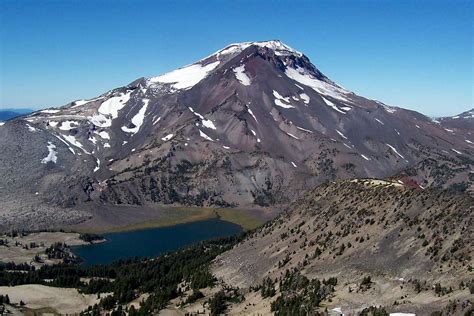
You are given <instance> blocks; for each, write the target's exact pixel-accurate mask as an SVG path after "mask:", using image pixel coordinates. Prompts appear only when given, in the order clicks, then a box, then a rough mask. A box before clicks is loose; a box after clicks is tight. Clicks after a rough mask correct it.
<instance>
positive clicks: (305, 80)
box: [285, 67, 350, 101]
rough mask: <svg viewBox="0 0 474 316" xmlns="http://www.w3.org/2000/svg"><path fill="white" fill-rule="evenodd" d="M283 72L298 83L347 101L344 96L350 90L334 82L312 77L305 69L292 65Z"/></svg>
mask: <svg viewBox="0 0 474 316" xmlns="http://www.w3.org/2000/svg"><path fill="white" fill-rule="evenodd" d="M285 74H286V75H287V76H288V77H289V78H291V79H293V80H295V81H297V82H298V83H301V84H303V85H305V86H308V87H311V88H313V89H314V90H315V91H316V92H318V93H320V94H324V95H327V96H330V97H333V98H335V99H339V100H343V101H349V100H348V99H347V98H346V96H345V95H346V94H349V93H350V92H349V91H347V90H345V89H343V88H341V87H338V86H337V85H335V84H330V83H328V82H325V81H322V80H318V79H317V78H314V77H313V76H312V75H311V74H310V73H309V72H308V71H307V70H306V69H304V68H301V67H297V69H294V68H292V67H288V68H286V70H285Z"/></svg>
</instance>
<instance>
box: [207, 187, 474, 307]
mask: <svg viewBox="0 0 474 316" xmlns="http://www.w3.org/2000/svg"><path fill="white" fill-rule="evenodd" d="M473 202H474V200H473V198H472V197H470V196H468V195H466V194H457V193H452V192H448V191H439V190H433V189H427V190H420V189H410V188H407V187H405V186H403V185H401V184H400V183H398V182H386V181H380V180H353V181H339V182H333V183H328V184H324V185H321V186H319V187H317V188H316V189H314V190H311V191H310V192H308V193H306V194H305V195H304V196H303V197H302V198H300V199H299V200H297V201H296V202H294V203H292V204H291V206H290V207H289V210H288V212H286V213H284V214H282V215H281V216H279V217H278V218H276V219H275V220H273V221H272V222H269V223H268V224H267V225H265V226H264V227H262V228H261V229H259V230H258V231H256V232H255V233H254V234H253V235H252V236H251V237H249V238H248V239H246V240H245V241H244V242H242V243H241V244H239V245H237V246H236V247H235V248H234V249H233V250H231V251H228V252H226V253H224V254H223V255H221V256H220V257H218V258H217V259H216V261H215V265H214V273H215V275H217V276H218V277H219V278H220V279H221V280H223V281H225V282H226V283H227V284H229V285H234V286H236V285H237V286H239V287H242V288H249V287H250V286H255V285H257V284H260V283H261V282H262V280H263V278H265V277H270V278H271V279H273V280H278V279H279V278H280V277H282V276H283V275H284V273H285V271H287V270H290V271H292V270H296V271H299V272H300V273H302V274H303V275H305V276H307V277H309V278H310V279H311V278H318V279H320V280H321V279H323V278H326V279H328V278H329V277H336V278H337V279H338V286H337V287H336V292H335V296H334V297H333V299H332V301H333V302H332V303H331V304H330V305H335V306H342V307H343V310H345V312H346V313H347V312H348V311H349V312H350V311H357V310H361V309H362V308H364V307H367V306H370V305H383V306H392V305H393V304H394V302H395V301H397V303H399V304H400V305H397V308H395V309H396V310H398V309H399V308H401V309H403V308H405V310H407V309H408V310H410V311H413V312H414V311H416V312H418V313H420V314H422V315H426V314H429V312H431V311H435V310H441V309H442V308H444V307H445V306H446V305H447V304H448V302H449V300H459V301H457V303H459V304H460V302H464V301H465V300H466V299H468V298H469V297H470V295H471V294H470V293H469V289H468V288H467V286H466V284H469V283H471V284H472V279H473V274H472V267H473V258H472V253H473V251H474V248H473V244H472V240H473V237H474V236H473V231H472V225H473V205H474V203H473ZM367 276H370V277H371V279H372V283H371V286H370V289H368V290H366V291H365V290H360V289H361V282H362V280H363V278H364V277H367ZM277 284H278V282H277ZM437 284H438V285H437ZM436 287H439V288H436ZM450 290H452V292H450ZM445 292H449V293H445ZM393 309H394V308H392V310H393ZM458 311H459V310H458Z"/></svg>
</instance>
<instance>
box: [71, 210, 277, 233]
mask: <svg viewBox="0 0 474 316" xmlns="http://www.w3.org/2000/svg"><path fill="white" fill-rule="evenodd" d="M278 213H279V211H278V210H277V209H267V208H258V209H256V208H252V209H250V208H249V209H246V208H238V209H237V208H208V207H183V206H141V207H140V206H117V207H113V208H112V207H107V206H106V207H102V208H101V209H100V211H97V210H96V211H93V212H92V217H91V219H89V220H87V221H85V222H82V223H80V224H76V225H70V226H66V227H63V229H64V230H65V231H68V232H78V233H93V234H107V233H119V232H130V231H139V230H145V229H151V228H159V227H171V226H175V225H179V224H186V223H192V222H198V221H204V220H209V219H221V220H223V221H227V222H231V223H234V224H237V225H239V226H240V227H242V229H243V230H245V231H248V230H252V229H255V228H257V227H259V226H260V225H262V224H264V223H265V222H267V221H268V220H271V219H272V218H274V217H275V216H276V215H277V214H278ZM133 215H136V218H134V217H133ZM117 218H118V220H117Z"/></svg>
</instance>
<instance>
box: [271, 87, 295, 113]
mask: <svg viewBox="0 0 474 316" xmlns="http://www.w3.org/2000/svg"><path fill="white" fill-rule="evenodd" d="M273 96H274V97H275V98H276V99H275V104H276V105H278V106H279V107H282V108H285V109H291V108H294V106H293V105H291V104H289V103H290V98H285V97H283V96H282V95H281V94H279V93H278V91H275V90H273Z"/></svg>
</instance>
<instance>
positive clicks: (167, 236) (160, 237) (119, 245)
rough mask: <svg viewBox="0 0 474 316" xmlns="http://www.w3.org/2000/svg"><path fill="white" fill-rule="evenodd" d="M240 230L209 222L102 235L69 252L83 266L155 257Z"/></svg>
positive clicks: (228, 223)
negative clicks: (102, 238)
mask: <svg viewBox="0 0 474 316" xmlns="http://www.w3.org/2000/svg"><path fill="white" fill-rule="evenodd" d="M241 231H242V228H241V227H240V226H239V225H236V224H233V223H230V222H226V221H222V220H219V219H210V220H205V221H199V222H193V223H187V224H180V225H176V226H171V227H160V228H152V229H146V230H138V231H132V232H122V233H110V234H104V235H103V236H104V237H105V238H106V239H107V241H106V242H104V243H100V244H92V245H83V246H76V247H72V250H73V252H74V253H75V254H76V255H78V256H79V257H81V259H82V260H83V264H84V265H94V264H108V263H111V262H113V261H117V260H119V259H127V258H135V257H153V256H158V255H160V254H162V253H165V252H169V251H173V250H177V249H180V248H182V247H184V246H188V245H191V244H193V243H196V242H199V241H202V240H207V239H212V238H217V237H225V236H231V235H235V234H237V233H239V232H241Z"/></svg>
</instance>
